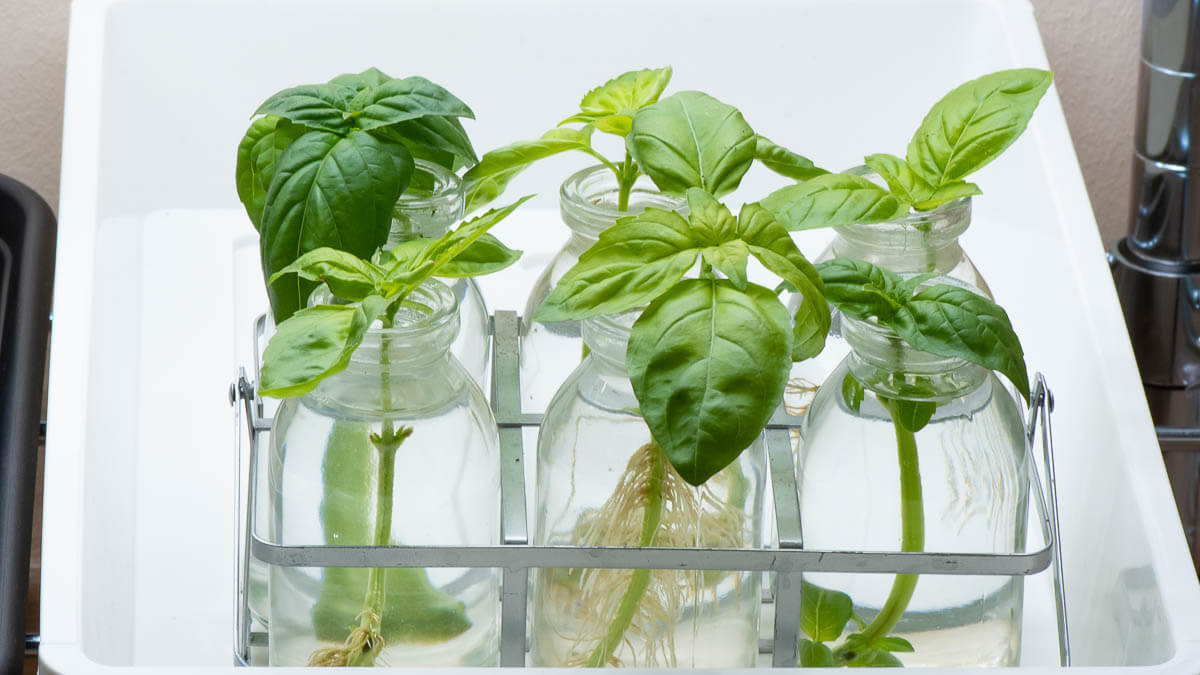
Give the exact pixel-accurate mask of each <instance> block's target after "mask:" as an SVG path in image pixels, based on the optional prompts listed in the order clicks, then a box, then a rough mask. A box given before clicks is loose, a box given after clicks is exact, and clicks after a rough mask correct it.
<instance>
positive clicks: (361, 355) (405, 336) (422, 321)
mask: <svg viewBox="0 0 1200 675" xmlns="http://www.w3.org/2000/svg"><path fill="white" fill-rule="evenodd" d="M458 329H459V316H458V298H456V297H455V296H454V292H453V291H452V290H451V289H450V287H449V286H447V285H446V284H444V283H442V282H441V281H438V280H436V279H428V280H426V281H424V282H423V283H422V284H421V285H420V286H418V287H417V289H416V290H414V291H413V292H412V293H410V294H409V296H408V297H407V298H405V301H404V304H403V305H401V306H400V308H399V309H397V310H396V315H395V317H394V319H393V321H392V326H391V327H390V328H384V327H383V325H382V324H381V322H379V321H376V322H375V323H373V324H372V325H371V326H370V327H369V328H367V332H366V334H365V335H364V336H363V340H362V342H361V343H360V344H359V346H358V348H357V349H355V350H354V353H353V354H352V355H351V356H350V361H351V363H362V364H371V365H372V366H378V365H379V363H380V361H381V358H382V357H383V355H384V354H383V346H384V342H385V341H386V343H387V356H388V361H389V362H390V363H392V364H395V363H397V362H412V361H415V360H432V359H436V358H440V357H441V356H443V355H444V354H445V353H446V351H447V350H448V349H449V348H450V345H451V343H452V342H454V338H455V337H456V336H457V335H458Z"/></svg>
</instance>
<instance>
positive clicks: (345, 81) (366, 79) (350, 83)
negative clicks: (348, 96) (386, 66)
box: [329, 68, 392, 92]
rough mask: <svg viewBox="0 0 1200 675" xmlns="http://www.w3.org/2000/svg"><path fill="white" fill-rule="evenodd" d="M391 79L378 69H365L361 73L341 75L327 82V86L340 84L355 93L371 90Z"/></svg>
mask: <svg viewBox="0 0 1200 675" xmlns="http://www.w3.org/2000/svg"><path fill="white" fill-rule="evenodd" d="M390 79H392V78H391V77H390V76H388V75H387V74H385V73H384V72H383V71H381V70H379V69H378V68H367V69H366V70H364V71H362V72H361V73H343V74H342V75H338V76H337V77H335V78H333V79H332V80H330V81H329V84H340V85H342V86H344V87H350V88H351V89H353V90H355V91H358V92H360V91H362V90H364V89H373V88H375V87H378V86H381V85H382V84H383V83H384V82H387V81H388V80H390Z"/></svg>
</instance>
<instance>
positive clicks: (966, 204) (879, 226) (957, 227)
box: [833, 164, 971, 241]
mask: <svg viewBox="0 0 1200 675" xmlns="http://www.w3.org/2000/svg"><path fill="white" fill-rule="evenodd" d="M845 173H848V174H851V175H855V176H859V177H861V178H866V179H867V180H869V181H871V182H872V183H876V184H878V185H880V186H881V187H885V188H886V187H887V183H885V182H884V181H883V179H882V178H881V177H880V176H879V174H878V173H876V172H875V170H874V169H872V168H871V167H869V166H866V165H865V164H860V165H858V166H855V167H851V168H849V169H846V171H845ZM970 224H971V196H970V195H967V196H965V197H959V198H957V199H952V200H950V201H948V202H945V203H943V204H939V205H937V206H936V207H934V208H932V209H930V210H928V211H914V210H913V209H911V208H910V209H909V211H908V213H907V214H905V215H903V216H901V217H899V218H896V219H893V220H888V221H885V222H882V223H870V224H867V225H835V226H834V227H833V229H834V231H836V232H837V233H838V234H839V235H841V236H843V237H850V238H853V239H861V238H863V235H867V234H869V233H874V234H876V235H877V236H878V234H879V233H881V232H886V233H900V232H906V231H907V230H909V229H911V228H918V227H922V226H923V227H928V228H929V233H930V235H932V236H934V237H935V238H936V239H938V240H945V241H950V240H952V239H954V238H957V237H958V236H959V235H961V234H962V233H963V232H966V231H967V227H969V226H970Z"/></svg>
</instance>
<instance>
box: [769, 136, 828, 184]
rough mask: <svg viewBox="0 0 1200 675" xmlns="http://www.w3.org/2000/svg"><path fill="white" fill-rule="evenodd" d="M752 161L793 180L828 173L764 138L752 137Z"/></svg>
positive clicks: (807, 159) (806, 178)
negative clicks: (755, 160)
mask: <svg viewBox="0 0 1200 675" xmlns="http://www.w3.org/2000/svg"><path fill="white" fill-rule="evenodd" d="M754 159H757V160H758V161H760V162H762V164H763V166H765V167H767V168H768V169H770V170H772V171H774V172H775V173H777V174H779V175H781V176H787V177H788V178H792V179H794V180H808V179H809V178H816V177H817V176H821V175H824V174H827V173H829V172H828V171H826V170H825V169H822V168H820V167H817V166H816V165H814V164H813V163H812V160H811V159H809V158H807V157H804V156H802V155H797V154H796V153H794V152H792V151H791V150H788V149H787V148H785V147H783V146H779V145H775V144H774V143H772V142H771V141H770V139H768V138H766V137H765V136H755V137H754Z"/></svg>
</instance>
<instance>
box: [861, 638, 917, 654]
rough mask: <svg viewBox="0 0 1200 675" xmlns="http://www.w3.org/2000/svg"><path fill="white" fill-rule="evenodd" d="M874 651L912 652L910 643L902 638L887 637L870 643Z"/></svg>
mask: <svg viewBox="0 0 1200 675" xmlns="http://www.w3.org/2000/svg"><path fill="white" fill-rule="evenodd" d="M871 646H872V647H874V648H875V649H882V650H884V651H886V652H913V651H916V650H915V649H913V646H912V643H911V642H909V641H908V640H905V639H904V638H902V637H895V636H887V637H881V638H879V639H878V640H876V641H875V642H873V643H871Z"/></svg>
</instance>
